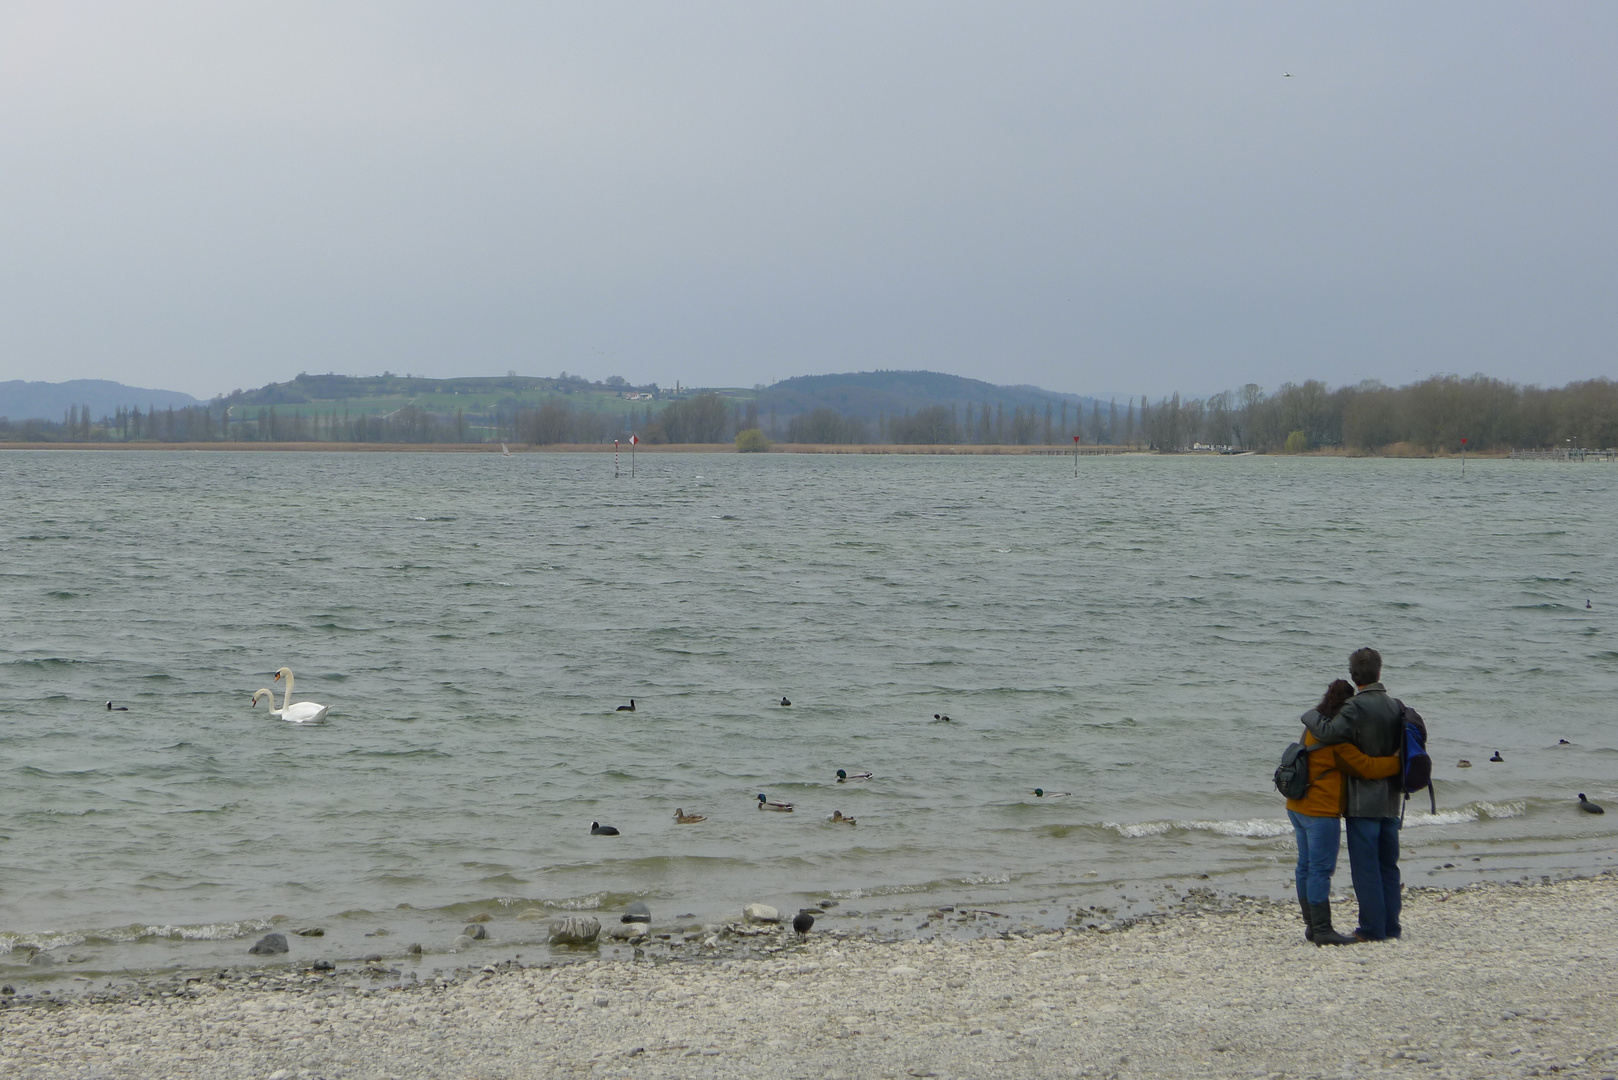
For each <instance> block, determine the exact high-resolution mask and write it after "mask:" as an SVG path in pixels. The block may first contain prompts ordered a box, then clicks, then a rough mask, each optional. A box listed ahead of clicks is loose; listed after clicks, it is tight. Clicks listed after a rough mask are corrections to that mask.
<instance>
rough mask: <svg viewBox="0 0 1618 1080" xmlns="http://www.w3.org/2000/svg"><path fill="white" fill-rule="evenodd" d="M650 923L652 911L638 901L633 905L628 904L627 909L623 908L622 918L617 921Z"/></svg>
mask: <svg viewBox="0 0 1618 1080" xmlns="http://www.w3.org/2000/svg"><path fill="white" fill-rule="evenodd" d="M651 921H652V909H651V908H649V907H647V906H646V905H645V904H644V903H642V902H641V901H639V900H636V901H635V902H634V903H633V904H630V905H629V906H628V907H626V908H624V917H623V918H622V919H620V920H619V922H644V923H649V922H651Z"/></svg>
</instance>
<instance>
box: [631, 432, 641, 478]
mask: <svg viewBox="0 0 1618 1080" xmlns="http://www.w3.org/2000/svg"><path fill="white" fill-rule="evenodd" d="M639 442H640V436H639V435H631V436H630V437H629V475H630V476H632V477H633V476H634V475H635V446H636V444H638V443H639Z"/></svg>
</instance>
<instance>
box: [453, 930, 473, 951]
mask: <svg viewBox="0 0 1618 1080" xmlns="http://www.w3.org/2000/svg"><path fill="white" fill-rule="evenodd" d="M471 947H472V939H471V938H469V937H467V936H466V935H465V934H456V935H455V940H454V941H452V942H450V946H449V951H450V952H460V951H461V950H462V949H470V948H471Z"/></svg>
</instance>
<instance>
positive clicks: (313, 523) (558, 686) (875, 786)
mask: <svg viewBox="0 0 1618 1080" xmlns="http://www.w3.org/2000/svg"><path fill="white" fill-rule="evenodd" d="M625 463H626V465H627V459H625ZM1078 464H1079V472H1080V475H1079V476H1078V477H1077V478H1075V477H1074V476H1073V462H1072V460H1071V459H1060V458H1038V457H1017V458H1012V457H1004V458H983V457H979V458H924V457H881V458H862V457H793V456H785V455H742V456H737V455H689V456H688V455H659V456H656V457H650V456H648V457H642V458H641V459H640V460H639V461H638V462H637V465H636V471H637V474H638V475H637V476H636V477H635V478H633V479H631V478H630V477H628V476H627V468H625V469H624V472H625V474H626V475H622V476H619V477H617V478H616V479H615V478H614V477H613V474H612V467H611V462H610V460H608V459H607V458H606V457H605V456H604V455H593V454H590V455H585V454H581V455H532V456H518V457H514V458H510V459H505V458H501V457H500V456H498V455H494V454H491V455H409V454H400V455H343V454H331V455H326V454H294V453H288V454H279V453H266V454H251V455H247V454H217V453H207V452H190V453H188V452H174V453H150V454H148V453H123V454H117V455H110V454H109V455H96V454H69V453H51V452H28V453H7V454H0V481H3V482H0V605H3V606H0V610H3V611H4V612H5V613H6V615H7V617H6V619H5V620H4V622H3V624H0V970H3V971H5V972H7V974H8V977H10V976H11V975H14V974H17V973H20V972H25V971H29V970H32V969H29V968H24V967H22V965H23V964H24V963H25V962H26V960H27V958H28V956H30V955H31V954H32V952H33V950H34V949H35V948H43V949H45V950H46V951H47V952H48V953H49V954H51V955H52V956H53V957H55V958H59V959H61V960H63V961H67V960H68V959H69V958H70V957H71V958H73V964H72V965H71V966H72V969H73V970H84V971H116V970H123V969H132V968H152V967H163V966H167V965H170V964H184V965H188V966H192V965H204V964H209V963H216V962H217V963H223V962H231V963H234V962H239V961H241V960H244V959H246V957H245V956H244V952H245V948H246V945H247V944H248V943H250V941H251V940H252V939H253V938H256V937H257V936H258V935H259V934H262V933H263V932H265V931H266V930H267V929H269V928H271V927H273V928H275V929H278V930H291V929H296V928H302V927H308V926H318V927H320V928H322V929H323V930H324V931H325V936H324V937H323V938H319V939H296V938H295V939H294V942H295V944H294V948H295V949H300V948H301V949H303V950H304V951H305V952H308V953H310V954H311V955H313V950H314V948H315V947H316V946H315V944H314V943H316V942H318V943H319V947H320V948H324V949H327V950H330V951H332V952H333V953H344V954H348V955H356V954H363V953H369V952H382V953H388V952H397V951H398V950H400V949H402V947H403V945H404V944H405V943H407V942H409V941H412V940H414V941H420V942H421V943H422V944H423V945H424V947H425V948H426V950H427V952H428V953H429V955H431V954H434V953H436V952H439V951H442V950H443V949H446V948H447V947H448V946H449V943H450V941H451V940H452V939H453V937H454V936H455V933H456V932H457V931H458V929H459V927H460V926H461V925H462V924H463V923H464V922H466V921H467V920H468V919H470V918H472V917H474V916H476V915H479V914H487V915H490V916H491V917H492V918H493V920H494V922H493V923H491V927H493V926H494V925H497V924H498V925H499V926H500V927H501V928H502V931H501V933H499V934H497V935H496V936H498V937H501V938H502V939H503V940H505V941H508V942H509V941H517V940H521V939H522V938H523V935H524V934H527V933H529V931H532V938H533V940H535V941H536V942H537V941H538V940H541V939H542V938H543V925H544V924H543V922H541V921H531V922H520V921H518V920H517V919H516V918H515V916H516V914H517V913H519V912H521V911H523V910H526V909H531V908H540V909H542V912H544V913H553V912H562V911H568V910H586V911H593V912H598V913H600V914H602V915H603V916H604V917H607V916H610V914H611V913H612V912H614V911H615V910H617V909H618V908H620V907H622V906H623V905H624V904H627V903H628V902H630V901H631V900H634V899H643V900H646V901H647V902H648V903H649V904H651V905H652V907H653V909H654V911H655V912H657V913H658V915H659V917H660V918H664V917H667V918H670V919H672V918H673V917H674V916H676V915H686V914H689V915H690V916H691V917H692V918H694V919H697V920H705V919H712V918H718V917H724V916H731V915H734V914H735V913H736V912H737V911H738V910H739V908H740V905H741V904H742V903H744V902H747V901H749V900H763V901H766V902H769V903H773V904H775V905H777V906H779V907H781V908H782V909H784V910H787V911H791V910H793V909H795V908H796V907H798V906H801V905H808V904H812V903H814V902H816V901H818V900H820V899H822V898H833V899H837V900H839V901H840V910H846V909H848V908H854V909H857V910H862V911H864V912H871V913H879V914H880V916H881V917H882V918H884V919H887V920H889V921H891V920H892V919H893V918H900V919H904V918H905V917H906V916H905V915H904V914H903V913H904V912H907V911H911V910H913V909H919V908H928V907H932V906H937V905H941V904H963V905H978V906H985V907H995V908H997V909H1007V908H1015V909H1017V910H1024V911H1027V912H1029V913H1030V915H1031V916H1032V915H1034V914H1037V912H1038V911H1039V910H1040V909H1042V908H1043V909H1044V910H1045V911H1046V912H1047V913H1048V914H1047V917H1048V918H1050V919H1052V920H1060V919H1061V918H1064V917H1066V916H1067V915H1068V914H1069V913H1070V911H1071V909H1072V907H1074V906H1075V905H1081V906H1082V905H1091V904H1106V905H1107V906H1110V907H1115V908H1116V907H1120V906H1122V905H1129V904H1132V905H1137V906H1150V905H1151V904H1152V903H1153V902H1154V901H1153V900H1152V895H1153V892H1154V890H1155V891H1157V892H1167V891H1168V889H1167V887H1170V886H1172V887H1174V888H1179V887H1181V886H1183V885H1184V884H1185V883H1186V882H1199V883H1200V882H1204V879H1203V878H1202V875H1207V879H1206V882H1205V883H1208V884H1212V885H1215V886H1218V887H1220V888H1224V889H1244V890H1248V891H1254V892H1267V893H1284V892H1285V891H1286V890H1287V889H1288V888H1289V887H1290V862H1291V859H1292V842H1291V836H1290V830H1289V829H1288V827H1287V826H1286V823H1285V815H1284V809H1283V807H1282V805H1281V801H1280V798H1279V796H1277V795H1276V794H1275V793H1274V791H1273V790H1272V789H1271V787H1270V781H1269V775H1270V772H1271V771H1272V770H1273V768H1274V763H1275V759H1276V758H1277V756H1278V755H1279V753H1280V750H1281V748H1282V747H1283V746H1284V745H1285V744H1286V742H1287V741H1288V740H1289V739H1291V738H1292V737H1294V735H1295V734H1296V730H1297V728H1296V724H1295V719H1296V716H1297V714H1298V713H1300V712H1301V711H1302V710H1303V709H1304V708H1306V707H1307V706H1308V705H1310V704H1311V703H1312V702H1313V701H1314V700H1315V698H1316V697H1318V695H1319V693H1320V691H1321V689H1322V688H1323V687H1324V685H1325V683H1326V682H1327V681H1328V680H1330V679H1331V678H1334V677H1337V676H1339V675H1340V674H1342V669H1343V665H1344V662H1345V658H1346V654H1347V653H1348V651H1349V650H1351V649H1352V648H1354V647H1356V646H1358V645H1361V644H1365V643H1372V644H1375V645H1376V646H1377V647H1378V648H1379V649H1381V650H1382V652H1383V654H1384V656H1385V657H1386V659H1387V673H1386V677H1387V682H1388V684H1389V688H1390V690H1391V691H1392V692H1393V693H1395V694H1397V695H1399V696H1401V697H1403V698H1405V699H1406V700H1408V701H1410V702H1411V703H1412V704H1413V705H1415V706H1416V707H1417V708H1418V709H1420V710H1421V711H1422V713H1423V714H1424V715H1425V716H1426V717H1427V719H1428V722H1429V725H1430V727H1431V729H1432V733H1433V743H1432V747H1431V749H1432V752H1433V756H1434V760H1435V765H1436V775H1437V778H1438V798H1439V813H1438V815H1437V816H1436V817H1431V816H1429V815H1427V814H1425V813H1419V812H1415V811H1414V806H1415V804H1414V803H1412V808H1413V812H1412V816H1411V820H1410V821H1409V822H1408V823H1407V824H1408V828H1407V832H1406V868H1407V877H1408V879H1409V880H1410V881H1411V882H1412V883H1413V884H1432V883H1443V882H1445V881H1447V880H1462V879H1468V878H1475V877H1485V878H1487V877H1491V876H1493V877H1501V878H1515V877H1522V876H1524V875H1534V876H1538V875H1541V874H1559V873H1567V872H1584V871H1589V870H1600V869H1604V868H1606V867H1609V866H1612V865H1614V863H1613V854H1612V852H1613V843H1612V841H1613V836H1614V825H1615V823H1618V816H1614V815H1613V814H1608V815H1604V816H1602V817H1592V816H1590V815H1584V814H1580V813H1578V812H1577V810H1576V808H1575V807H1574V797H1575V795H1576V793H1577V792H1580V791H1583V792H1586V793H1588V794H1589V795H1590V796H1591V797H1592V798H1594V799H1596V800H1597V801H1606V802H1608V803H1609V809H1614V810H1618V806H1614V805H1612V804H1613V803H1615V802H1618V735H1615V733H1614V706H1613V704H1612V702H1613V700H1614V691H1615V690H1618V644H1615V642H1614V640H1613V635H1612V631H1613V626H1612V621H1613V619H1612V611H1613V610H1618V608H1614V607H1613V605H1615V604H1618V556H1615V555H1614V554H1613V540H1614V536H1613V528H1612V522H1613V521H1615V520H1618V505H1615V504H1618V497H1615V486H1618V485H1615V483H1614V480H1615V479H1618V472H1615V471H1614V469H1613V467H1612V466H1608V465H1603V464H1596V463H1585V464H1577V463H1545V462H1511V461H1484V462H1470V463H1468V465H1467V475H1466V477H1465V479H1464V480H1463V479H1462V478H1461V477H1460V476H1459V467H1458V463H1456V462H1448V461H1371V460H1341V459H1335V460H1333V459H1307V460H1299V459H1287V458H1280V457H1269V458H1265V457H1258V458H1223V459H1218V458H1157V457H1110V458H1091V459H1083V460H1081V461H1080V462H1079V463H1078ZM1587 599H1588V600H1591V601H1593V605H1594V606H1593V607H1592V608H1590V609H1586V608H1585V602H1586V600H1587ZM283 664H284V665H287V666H290V667H291V668H292V669H293V670H294V671H295V672H296V673H297V686H296V694H295V696H296V697H297V698H300V699H312V700H317V701H320V702H324V703H327V704H329V705H331V717H330V722H329V723H327V724H325V725H323V726H317V727H307V728H305V727H296V726H293V725H290V724H285V723H282V722H280V721H276V720H272V719H270V718H269V717H268V715H267V713H266V712H265V711H264V710H263V707H262V706H261V707H260V708H259V709H258V710H257V711H254V710H251V709H250V708H249V707H248V704H247V703H248V700H249V698H250V697H251V695H252V692H253V691H254V690H255V689H257V688H258V687H260V686H275V684H273V683H272V682H271V676H270V672H272V671H273V670H274V669H275V668H277V667H279V666H281V665H283ZM276 690H277V696H278V698H279V692H280V691H279V687H278V686H277V687H276ZM783 695H785V696H787V697H788V698H790V699H791V701H792V705H791V706H790V707H783V706H781V705H779V704H778V702H779V701H780V699H781V697H782V696H783ZM109 698H110V699H113V700H114V701H115V702H116V703H117V704H119V705H126V706H128V709H129V711H128V712H108V711H107V710H106V708H105V702H106V701H107V700H108V699H109ZM630 698H634V699H635V702H636V710H635V712H633V713H619V712H617V711H615V708H616V706H617V705H619V704H623V703H626V702H627V701H628V700H629V699H630ZM935 713H937V714H941V715H947V716H949V717H951V719H950V721H948V722H942V721H935V720H934V714H935ZM1560 739H1566V740H1567V741H1568V745H1560V744H1559V741H1558V740H1560ZM1495 750H1499V751H1500V752H1501V755H1502V756H1503V757H1504V758H1505V762H1504V763H1503V764H1491V763H1489V762H1488V760H1487V759H1488V758H1489V756H1490V755H1491V753H1492V752H1493V751H1495ZM1462 758H1465V759H1469V760H1470V761H1471V762H1472V763H1473V767H1472V768H1470V769H1458V768H1456V763H1457V761H1458V760H1459V759H1462ZM838 768H845V769H849V770H870V771H871V772H873V773H875V778H874V779H872V780H869V781H864V782H859V783H853V784H845V785H838V784H836V783H835V782H834V781H835V770H837V769H838ZM1035 787H1042V788H1045V789H1047V790H1050V791H1065V792H1071V793H1072V794H1071V795H1069V796H1068V797H1066V798H1062V799H1059V800H1055V801H1052V800H1049V799H1037V798H1035V797H1034V796H1033V795H1032V790H1033V789H1034V788H1035ZM759 792H764V793H767V794H768V795H769V796H770V798H771V799H776V800H787V801H791V802H793V803H795V804H796V810H795V812H794V813H792V814H780V813H764V812H760V811H758V810H757V809H756V796H757V794H758V793H759ZM675 807H682V808H684V809H685V810H687V811H689V812H693V813H699V814H704V815H706V817H707V820H706V821H703V822H701V823H700V824H696V825H689V826H680V825H676V824H674V822H673V819H672V815H673V812H674V809H675ZM1423 809H1425V806H1423ZM833 810H841V811H842V812H843V813H844V814H848V815H851V816H853V817H855V818H857V819H858V821H859V825H858V826H857V827H856V828H852V829H850V828H847V827H845V826H840V825H832V824H828V823H827V822H826V821H825V818H826V816H827V815H829V814H831V813H832V811H833ZM592 820H599V821H601V822H603V823H607V824H611V825H614V826H616V827H618V828H619V829H620V830H621V831H622V833H623V835H621V836H618V837H613V838H603V837H593V836H591V835H590V831H589V825H590V822H591V821H592ZM1344 863H1345V866H1344V873H1342V874H1341V875H1340V882H1339V884H1340V887H1342V888H1345V889H1346V887H1347V879H1346V857H1345V858H1344ZM1446 864H1447V865H1446ZM401 905H408V907H401ZM277 917H284V918H280V919H278V918H277ZM895 925H899V924H895ZM378 930H385V931H387V934H386V936H385V937H368V936H367V935H371V934H374V933H375V932H376V931H378ZM13 969H15V970H13Z"/></svg>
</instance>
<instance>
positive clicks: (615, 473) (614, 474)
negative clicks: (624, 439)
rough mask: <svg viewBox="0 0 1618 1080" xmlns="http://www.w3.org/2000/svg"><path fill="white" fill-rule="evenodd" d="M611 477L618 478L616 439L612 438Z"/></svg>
mask: <svg viewBox="0 0 1618 1080" xmlns="http://www.w3.org/2000/svg"><path fill="white" fill-rule="evenodd" d="M612 478H613V479H614V480H616V479H618V440H617V439H614V440H612Z"/></svg>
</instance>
